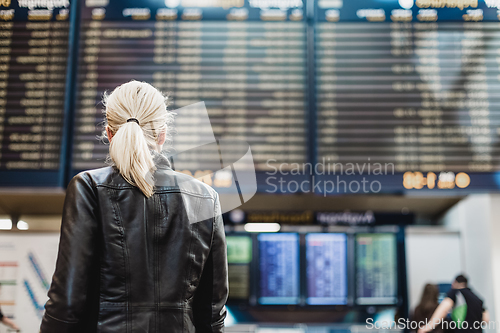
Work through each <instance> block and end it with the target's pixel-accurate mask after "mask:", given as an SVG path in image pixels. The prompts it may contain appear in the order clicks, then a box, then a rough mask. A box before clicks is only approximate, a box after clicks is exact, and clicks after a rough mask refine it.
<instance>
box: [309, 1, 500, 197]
mask: <svg viewBox="0 0 500 333" xmlns="http://www.w3.org/2000/svg"><path fill="white" fill-rule="evenodd" d="M499 5H500V3H498V2H497V1H488V0H486V1H482V0H479V1H478V0H470V1H469V0H432V1H430V0H416V1H413V0H399V1H378V0H359V1H346V0H335V1H316V22H317V23H316V26H315V47H316V49H315V64H316V70H315V75H316V78H315V81H316V97H317V99H316V102H317V119H318V132H317V140H318V149H317V160H318V162H319V163H325V164H330V165H332V164H335V163H337V165H338V166H337V168H336V169H337V173H342V172H343V174H344V175H345V174H346V168H347V169H348V168H349V167H348V164H349V163H352V164H354V165H360V166H361V167H360V168H359V169H356V171H354V173H353V172H352V171H351V175H352V174H357V175H358V176H359V175H360V174H363V175H368V178H367V180H368V181H369V182H371V181H374V179H378V180H380V181H381V183H382V184H381V185H382V186H380V187H379V186H378V184H375V185H376V186H373V187H372V188H370V189H368V191H367V192H378V191H380V190H382V191H384V190H389V191H394V190H397V189H398V187H399V189H400V190H403V191H404V190H409V189H414V190H434V191H436V190H451V189H453V190H460V189H469V190H474V189H476V188H483V189H484V188H487V187H491V189H494V188H498V187H499V182H498V178H495V177H488V176H487V175H485V174H484V172H498V171H499V170H500V163H499V162H500V154H499V153H500V146H499V143H500V140H499V139H500V137H499V134H500V127H499V126H500V94H499V93H498V91H499V88H500V79H499V74H500V70H499V65H498V59H499V58H498V55H499V47H500V44H499V42H500V40H499V37H498V36H499V35H500V26H499V23H498V22H499V18H500V16H499V14H498V7H499ZM342 167H344V170H343V171H342V170H341V169H342ZM370 167H371V172H370V171H369V170H370ZM363 168H364V169H363ZM376 168H378V170H374V169H376ZM360 170H362V171H360ZM347 174H348V171H347ZM386 176H388V177H389V178H388V177H386ZM348 178H349V177H348ZM358 178H359V177H358ZM351 179H354V178H352V177H351ZM396 179H397V180H398V181H394V180H396ZM358 181H359V179H358ZM356 189H357V187H354V190H353V189H348V190H346V191H344V192H357V190H356ZM365 193H366V192H365Z"/></svg>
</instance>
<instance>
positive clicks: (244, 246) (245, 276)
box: [226, 236, 252, 300]
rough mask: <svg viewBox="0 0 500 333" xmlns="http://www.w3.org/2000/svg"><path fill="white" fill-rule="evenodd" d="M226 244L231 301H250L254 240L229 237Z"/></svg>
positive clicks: (245, 237)
mask: <svg viewBox="0 0 500 333" xmlns="http://www.w3.org/2000/svg"><path fill="white" fill-rule="evenodd" d="M226 243H227V262H228V275H229V299H230V300H236V299H238V300H248V298H249V296H250V263H251V261H252V238H250V237H248V236H227V237H226Z"/></svg>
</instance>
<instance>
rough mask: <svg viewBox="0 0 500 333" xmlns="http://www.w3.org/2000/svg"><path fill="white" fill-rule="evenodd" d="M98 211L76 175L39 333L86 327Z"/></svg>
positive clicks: (92, 196)
mask: <svg viewBox="0 0 500 333" xmlns="http://www.w3.org/2000/svg"><path fill="white" fill-rule="evenodd" d="M97 207H98V206H97V198H96V195H95V193H94V191H93V187H92V185H91V182H90V179H89V177H88V176H87V175H86V174H84V173H81V174H78V175H76V176H75V177H74V178H73V179H72V180H71V182H70V183H69V185H68V188H67V191H66V198H65V201H64V209H63V216H62V224H61V236H60V242H59V253H58V256H57V262H56V269H55V273H54V275H53V277H52V284H51V286H50V289H49V292H48V296H49V300H48V301H47V303H46V304H45V314H44V316H43V318H42V324H41V328H40V332H41V333H70V332H71V333H74V332H79V331H80V330H81V329H82V327H83V326H85V323H84V321H86V320H85V319H84V317H85V316H86V315H87V313H86V312H87V310H88V308H89V307H88V304H86V302H87V301H88V300H89V298H90V297H88V294H90V289H91V288H90V283H91V281H92V280H93V277H95V275H96V274H95V270H94V267H95V266H96V262H97V261H98V260H99V258H98V257H97V247H98V241H97V231H98V226H97V225H98V224H97V217H96V216H97V214H96V211H97Z"/></svg>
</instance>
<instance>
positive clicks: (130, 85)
mask: <svg viewBox="0 0 500 333" xmlns="http://www.w3.org/2000/svg"><path fill="white" fill-rule="evenodd" d="M166 100H167V97H165V96H164V95H163V94H162V93H161V92H160V91H158V90H157V89H156V88H155V87H153V86H152V85H150V84H148V83H146V82H139V81H135V80H133V81H130V82H127V83H124V84H122V85H120V86H118V87H116V88H115V90H113V92H112V93H111V94H110V95H107V94H105V95H104V98H103V104H104V106H105V115H106V124H107V126H108V128H109V130H110V131H111V133H112V135H113V137H112V139H111V140H110V145H109V157H110V159H111V160H112V161H113V163H114V165H115V166H116V168H117V169H118V170H119V172H120V174H121V175H122V176H123V178H124V179H125V180H126V181H127V182H128V183H130V184H131V185H134V186H137V187H138V188H139V189H140V190H141V191H142V193H144V195H145V196H146V197H148V198H149V197H151V196H152V195H153V192H154V181H153V173H154V171H155V170H156V167H155V164H154V162H153V156H152V154H151V152H150V150H155V151H157V152H158V153H161V150H162V146H161V145H159V144H158V142H159V141H160V140H163V136H165V139H166V141H169V140H167V139H169V138H170V137H171V133H170V132H171V131H170V127H171V125H172V124H173V118H174V114H173V113H172V112H169V111H167V105H166ZM131 118H132V120H131ZM134 119H135V120H134ZM160 136H162V137H161V138H160Z"/></svg>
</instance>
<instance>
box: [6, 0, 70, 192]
mask: <svg viewBox="0 0 500 333" xmlns="http://www.w3.org/2000/svg"><path fill="white" fill-rule="evenodd" d="M69 7H70V2H69V0H60V1H49V2H47V1H45V2H44V1H37V2H32V1H22V0H19V1H10V0H7V1H1V2H0V104H1V105H0V138H1V141H0V142H1V148H0V149H1V150H0V185H2V186H19V185H27V186H32V185H41V186H63V179H62V174H61V169H62V168H63V166H64V165H63V164H64V162H65V161H64V160H62V161H61V150H62V149H61V142H62V141H63V140H64V138H63V127H64V126H63V122H64V117H65V114H64V102H65V97H66V96H65V85H66V70H67V69H66V67H67V63H68V40H69Z"/></svg>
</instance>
